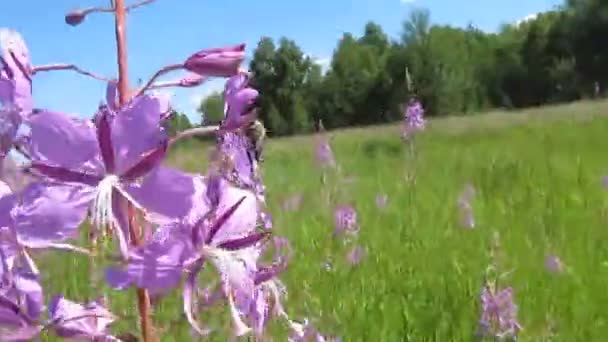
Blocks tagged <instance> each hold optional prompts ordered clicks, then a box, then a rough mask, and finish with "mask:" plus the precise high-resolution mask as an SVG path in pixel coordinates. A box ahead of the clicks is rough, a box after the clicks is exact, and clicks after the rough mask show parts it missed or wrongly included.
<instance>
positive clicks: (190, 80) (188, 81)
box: [179, 75, 205, 88]
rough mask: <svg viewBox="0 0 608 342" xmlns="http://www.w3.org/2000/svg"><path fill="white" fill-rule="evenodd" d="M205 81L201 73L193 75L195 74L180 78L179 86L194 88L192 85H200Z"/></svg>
mask: <svg viewBox="0 0 608 342" xmlns="http://www.w3.org/2000/svg"><path fill="white" fill-rule="evenodd" d="M203 82H205V77H203V76H199V75H193V76H188V77H184V78H182V79H181V80H179V86H180V87H184V88H192V87H198V86H199V85H201V84H203Z"/></svg>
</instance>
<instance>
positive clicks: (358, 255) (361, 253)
mask: <svg viewBox="0 0 608 342" xmlns="http://www.w3.org/2000/svg"><path fill="white" fill-rule="evenodd" d="M364 257H365V249H363V247H361V246H354V247H353V248H352V249H351V250H350V251H349V252H348V254H347V256H346V259H347V260H348V263H349V264H351V265H353V266H356V265H358V264H359V263H361V260H363V258H364Z"/></svg>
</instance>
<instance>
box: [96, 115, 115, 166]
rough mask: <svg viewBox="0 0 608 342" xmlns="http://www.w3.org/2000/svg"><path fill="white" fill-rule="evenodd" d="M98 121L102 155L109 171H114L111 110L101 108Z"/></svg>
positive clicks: (98, 136)
mask: <svg viewBox="0 0 608 342" xmlns="http://www.w3.org/2000/svg"><path fill="white" fill-rule="evenodd" d="M98 118H99V121H98V123H97V140H98V141H99V150H100V151H101V157H102V159H103V163H104V165H105V167H106V172H107V173H113V172H114V168H115V165H114V150H113V149H112V129H111V123H110V121H111V120H112V119H113V118H112V117H111V114H110V113H109V111H108V110H107V109H105V108H103V109H101V113H100V114H99V116H98Z"/></svg>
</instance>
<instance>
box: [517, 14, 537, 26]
mask: <svg viewBox="0 0 608 342" xmlns="http://www.w3.org/2000/svg"><path fill="white" fill-rule="evenodd" d="M538 14H539V13H532V14H528V15H527V16H525V17H523V18H521V19H519V20H516V21H515V22H514V23H513V24H514V25H515V26H519V25H521V24H523V23H525V22H528V21H531V20H534V19H536V17H538Z"/></svg>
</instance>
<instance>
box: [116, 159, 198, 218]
mask: <svg viewBox="0 0 608 342" xmlns="http://www.w3.org/2000/svg"><path fill="white" fill-rule="evenodd" d="M124 189H125V191H126V192H127V193H128V194H129V195H130V196H131V197H132V198H133V199H134V200H135V201H136V202H137V203H138V204H139V205H140V206H142V207H143V208H144V209H145V210H146V211H147V212H151V213H154V214H157V215H161V216H164V217H166V218H169V219H179V218H183V217H185V216H186V215H187V214H188V213H189V212H190V210H191V208H192V203H193V199H192V198H193V196H194V195H195V189H194V180H193V177H192V176H190V175H188V174H185V173H182V172H180V171H178V170H175V169H171V168H167V167H163V166H160V167H158V168H156V169H154V170H153V171H152V172H150V173H149V174H148V175H147V176H146V177H145V178H144V179H143V181H142V182H141V184H140V185H138V184H128V185H126V186H125V187H124Z"/></svg>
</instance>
